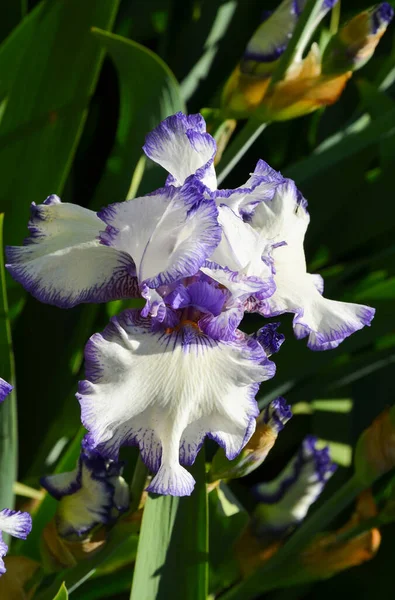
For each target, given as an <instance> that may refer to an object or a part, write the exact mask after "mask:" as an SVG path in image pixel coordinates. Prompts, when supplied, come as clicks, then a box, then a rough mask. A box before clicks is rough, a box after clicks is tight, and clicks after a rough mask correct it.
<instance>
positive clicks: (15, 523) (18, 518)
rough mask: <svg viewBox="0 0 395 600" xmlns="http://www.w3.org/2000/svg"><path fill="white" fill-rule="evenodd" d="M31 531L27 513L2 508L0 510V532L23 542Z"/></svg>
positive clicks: (30, 521)
mask: <svg viewBox="0 0 395 600" xmlns="http://www.w3.org/2000/svg"><path fill="white" fill-rule="evenodd" d="M31 530H32V518H31V516H30V515H29V513H28V512H21V511H20V510H11V509H10V508H4V509H3V510H0V531H4V532H5V533H8V535H12V536H13V537H16V538H19V539H20V540H25V539H26V538H27V536H28V535H29V533H30V532H31Z"/></svg>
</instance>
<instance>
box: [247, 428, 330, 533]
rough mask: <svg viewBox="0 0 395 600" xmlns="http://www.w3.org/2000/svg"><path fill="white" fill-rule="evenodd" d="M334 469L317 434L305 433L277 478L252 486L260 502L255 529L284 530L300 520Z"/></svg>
mask: <svg viewBox="0 0 395 600" xmlns="http://www.w3.org/2000/svg"><path fill="white" fill-rule="evenodd" d="M335 470H336V465H335V464H334V463H333V462H332V461H331V458H330V454H329V448H328V447H327V446H326V447H324V448H322V449H319V448H318V447H317V438H315V437H314V436H307V437H306V438H305V440H304V441H303V443H302V445H301V447H300V449H299V451H298V453H297V454H296V455H295V457H294V458H293V459H292V460H291V462H290V463H289V464H288V465H287V466H286V467H285V469H284V470H283V471H282V472H281V473H280V475H279V476H278V477H277V478H276V479H274V480H273V481H270V482H268V483H263V484H260V485H258V486H256V487H255V492H256V495H257V497H258V499H259V502H260V503H259V504H258V506H257V508H256V510H255V513H254V522H255V527H256V529H257V533H258V534H259V533H263V532H266V531H272V532H277V533H283V532H285V531H287V530H288V529H289V528H290V527H294V526H295V525H298V524H299V523H300V522H301V521H303V519H304V518H305V517H306V515H307V513H308V511H309V509H310V506H311V505H312V504H313V503H314V502H315V501H316V500H317V498H318V497H319V496H320V495H321V493H322V491H323V490H324V487H325V485H326V483H327V481H328V480H329V479H330V477H332V475H333V473H334V471H335Z"/></svg>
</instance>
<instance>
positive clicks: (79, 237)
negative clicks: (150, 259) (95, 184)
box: [6, 196, 139, 308]
mask: <svg viewBox="0 0 395 600" xmlns="http://www.w3.org/2000/svg"><path fill="white" fill-rule="evenodd" d="M28 227H29V231H30V237H29V238H27V239H26V240H25V242H24V246H10V247H8V248H7V250H6V254H7V261H8V264H7V265H6V266H7V268H8V270H9V272H10V273H11V275H12V276H13V277H14V279H16V280H17V281H18V282H19V283H21V284H22V285H23V287H24V288H25V289H26V290H27V291H28V292H30V293H31V294H32V295H33V296H34V297H35V298H37V299H38V300H40V301H41V302H45V303H48V304H55V305H56V306H59V307H61V308H71V307H72V306H75V305H76V304H80V303H86V302H107V301H109V300H117V299H121V298H130V297H136V295H137V296H139V292H138V286H137V281H136V278H135V277H134V275H135V272H134V271H135V267H134V264H133V261H132V260H131V258H130V256H128V255H127V254H125V253H124V252H118V251H117V250H115V249H114V248H108V247H106V246H103V245H102V244H101V243H100V242H99V240H98V239H97V238H98V236H99V233H100V231H101V230H103V229H104V228H105V224H104V223H103V221H101V220H100V219H99V217H98V216H97V215H96V213H94V212H93V211H91V210H88V209H86V208H82V207H81V206H77V205H76V204H68V203H62V202H61V201H60V199H59V198H58V197H57V196H49V198H47V199H46V200H45V201H44V202H43V204H40V205H39V206H36V205H35V203H33V204H32V206H31V219H30V221H29V224H28Z"/></svg>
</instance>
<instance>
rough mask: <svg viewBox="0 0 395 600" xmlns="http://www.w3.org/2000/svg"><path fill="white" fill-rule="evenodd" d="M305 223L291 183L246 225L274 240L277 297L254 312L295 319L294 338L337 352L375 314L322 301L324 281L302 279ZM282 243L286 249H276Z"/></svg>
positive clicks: (306, 217) (260, 207)
mask: <svg viewBox="0 0 395 600" xmlns="http://www.w3.org/2000/svg"><path fill="white" fill-rule="evenodd" d="M308 223H309V215H308V213H307V211H306V205H305V200H304V199H303V198H302V197H301V196H300V194H299V193H298V190H297V189H296V186H295V184H294V183H293V182H291V181H287V182H285V183H284V184H281V185H280V186H279V187H278V188H277V192H276V194H275V196H274V198H273V200H272V201H270V202H261V204H259V205H258V206H257V208H256V210H255V212H254V214H253V217H252V219H251V225H252V226H253V227H254V228H256V230H257V232H259V233H260V234H261V235H267V236H268V238H271V239H272V240H273V250H272V258H273V265H274V282H275V285H276V291H275V292H274V294H273V295H272V296H270V297H268V298H267V299H266V300H263V301H262V302H259V306H256V307H255V310H258V312H261V313H262V314H264V315H265V316H275V315H279V314H281V313H284V312H292V313H295V317H294V331H295V335H296V336H297V337H298V338H303V337H306V336H309V339H308V343H307V345H308V346H309V348H311V349H312V350H328V349H331V348H336V347H337V346H338V345H339V344H340V343H341V342H342V341H343V340H344V339H345V338H346V337H348V336H349V335H351V334H352V333H354V332H355V331H357V330H359V329H362V327H364V326H365V325H370V322H371V320H372V319H373V316H374V312H375V311H374V309H372V308H370V307H366V306H361V305H359V304H351V303H346V302H337V301H334V300H328V299H327V298H324V297H323V296H322V292H323V287H324V286H323V280H322V278H321V277H320V276H319V275H310V274H309V273H307V268H306V259H305V255H304V248H303V241H304V235H305V232H306V229H307V225H308ZM282 241H285V244H281V242H282Z"/></svg>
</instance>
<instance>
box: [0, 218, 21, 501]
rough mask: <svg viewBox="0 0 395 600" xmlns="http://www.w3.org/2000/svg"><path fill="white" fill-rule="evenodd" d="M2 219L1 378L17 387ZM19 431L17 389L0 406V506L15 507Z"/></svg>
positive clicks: (0, 230) (0, 254) (0, 249)
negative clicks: (14, 488) (9, 316)
mask: <svg viewBox="0 0 395 600" xmlns="http://www.w3.org/2000/svg"><path fill="white" fill-rule="evenodd" d="M3 219H4V215H2V214H0V288H1V289H0V365H1V371H0V376H1V377H2V378H3V379H5V380H6V381H8V383H11V384H12V385H15V365H14V354H13V350H12V340H11V326H10V322H9V318H8V302H7V290H6V285H5V273H4V257H3ZM17 452H18V431H17V413H16V393H15V388H14V390H13V391H12V392H11V394H10V395H9V396H8V397H7V398H6V400H5V402H3V403H2V404H1V405H0V507H1V508H4V507H7V508H13V506H14V492H13V484H14V481H16V475H17V461H18V454H17Z"/></svg>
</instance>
